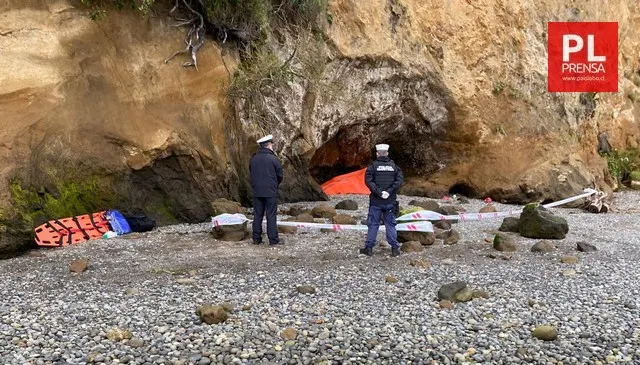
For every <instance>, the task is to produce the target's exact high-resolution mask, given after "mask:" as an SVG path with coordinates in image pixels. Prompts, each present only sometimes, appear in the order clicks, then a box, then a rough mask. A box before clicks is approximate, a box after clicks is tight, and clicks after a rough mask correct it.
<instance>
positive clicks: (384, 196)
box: [381, 191, 389, 199]
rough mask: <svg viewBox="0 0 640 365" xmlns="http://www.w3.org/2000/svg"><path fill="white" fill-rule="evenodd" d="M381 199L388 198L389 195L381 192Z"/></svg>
mask: <svg viewBox="0 0 640 365" xmlns="http://www.w3.org/2000/svg"><path fill="white" fill-rule="evenodd" d="M381 195H382V199H387V198H388V197H389V193H387V192H386V191H383V192H382V194H381Z"/></svg>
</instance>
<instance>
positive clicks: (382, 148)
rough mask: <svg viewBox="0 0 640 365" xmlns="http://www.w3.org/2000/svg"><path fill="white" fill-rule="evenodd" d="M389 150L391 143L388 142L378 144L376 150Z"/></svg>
mask: <svg viewBox="0 0 640 365" xmlns="http://www.w3.org/2000/svg"><path fill="white" fill-rule="evenodd" d="M388 150H389V145H388V144H377V145H376V151H388Z"/></svg>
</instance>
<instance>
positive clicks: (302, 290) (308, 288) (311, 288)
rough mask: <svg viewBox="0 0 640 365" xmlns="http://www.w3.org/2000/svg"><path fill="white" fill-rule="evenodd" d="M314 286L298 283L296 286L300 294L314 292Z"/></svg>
mask: <svg viewBox="0 0 640 365" xmlns="http://www.w3.org/2000/svg"><path fill="white" fill-rule="evenodd" d="M315 292H316V288H315V287H314V286H312V285H300V286H298V293H300V294H314V293H315Z"/></svg>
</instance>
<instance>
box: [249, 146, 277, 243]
mask: <svg viewBox="0 0 640 365" xmlns="http://www.w3.org/2000/svg"><path fill="white" fill-rule="evenodd" d="M257 142H258V144H259V145H260V149H259V150H258V152H256V153H255V154H254V155H253V156H252V157H251V161H250V162H249V173H250V174H251V188H252V189H253V234H252V236H253V243H254V244H256V245H259V244H261V243H262V217H263V216H264V215H265V213H266V215H267V237H269V245H278V244H283V243H284V242H283V240H281V239H280V238H279V237H278V226H277V223H276V218H277V215H278V197H279V188H280V183H281V182H282V178H283V176H284V173H283V170H282V165H281V164H280V161H278V158H277V157H276V154H275V153H274V152H273V136H272V135H271V134H270V135H268V136H266V137H263V138H260V139H259V140H258V141H257Z"/></svg>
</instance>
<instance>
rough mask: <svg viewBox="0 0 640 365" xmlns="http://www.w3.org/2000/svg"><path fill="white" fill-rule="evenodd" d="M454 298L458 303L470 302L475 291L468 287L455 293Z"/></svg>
mask: <svg viewBox="0 0 640 365" xmlns="http://www.w3.org/2000/svg"><path fill="white" fill-rule="evenodd" d="M453 298H454V299H455V301H456V302H468V301H470V300H471V299H473V291H472V290H471V288H469V287H466V288H464V289H462V290H460V291H458V292H457V293H455V295H454V296H453Z"/></svg>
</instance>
